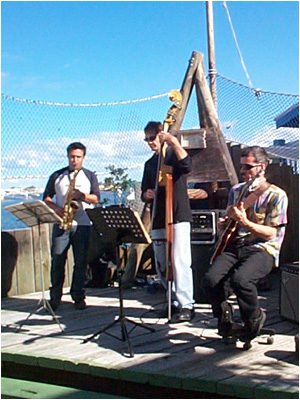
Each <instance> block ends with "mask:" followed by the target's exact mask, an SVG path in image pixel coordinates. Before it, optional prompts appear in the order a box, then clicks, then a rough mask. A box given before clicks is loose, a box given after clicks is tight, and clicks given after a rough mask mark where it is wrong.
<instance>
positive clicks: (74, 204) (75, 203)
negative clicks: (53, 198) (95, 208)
mask: <svg viewBox="0 0 300 400" xmlns="http://www.w3.org/2000/svg"><path fill="white" fill-rule="evenodd" d="M70 207H71V208H73V210H74V211H77V210H79V208H80V205H79V203H78V201H76V200H71V201H70Z"/></svg>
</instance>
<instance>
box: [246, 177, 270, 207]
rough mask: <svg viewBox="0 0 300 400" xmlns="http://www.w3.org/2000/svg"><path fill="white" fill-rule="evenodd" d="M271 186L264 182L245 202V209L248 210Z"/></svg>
mask: <svg viewBox="0 0 300 400" xmlns="http://www.w3.org/2000/svg"><path fill="white" fill-rule="evenodd" d="M270 186H271V184H270V183H269V182H267V181H264V182H262V183H261V184H260V185H259V186H258V188H256V189H255V190H254V191H253V192H252V193H250V194H249V196H248V197H247V198H246V199H245V201H244V208H245V210H247V208H249V207H250V206H252V204H254V203H255V202H256V200H257V199H258V198H259V197H260V196H261V195H262V194H263V193H264V192H265V191H266V190H267V189H268V188H269V187H270Z"/></svg>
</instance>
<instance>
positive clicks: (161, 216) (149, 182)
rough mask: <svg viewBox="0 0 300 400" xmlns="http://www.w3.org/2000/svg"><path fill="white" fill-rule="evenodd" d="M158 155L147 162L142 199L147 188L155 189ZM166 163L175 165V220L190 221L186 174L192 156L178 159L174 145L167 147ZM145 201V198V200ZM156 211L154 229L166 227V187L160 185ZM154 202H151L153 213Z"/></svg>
mask: <svg viewBox="0 0 300 400" xmlns="http://www.w3.org/2000/svg"><path fill="white" fill-rule="evenodd" d="M158 157H159V156H158V155H157V154H154V155H153V156H152V157H151V158H150V159H149V160H148V161H146V163H145V168H144V175H143V180H142V200H143V193H144V192H145V191H146V190H147V189H155V184H156V177H157V168H158ZM165 164H166V165H171V166H172V167H173V220H174V223H176V222H184V221H186V222H190V221H191V220H192V214H191V209H190V203H189V199H188V195H187V181H186V174H188V173H189V172H190V171H191V169H192V159H191V157H190V156H187V157H185V158H184V159H182V160H180V161H179V160H178V159H177V157H176V155H175V153H174V150H173V148H172V147H168V148H167V152H166V158H165ZM143 201H144V200H143ZM156 205H157V207H156V211H155V215H154V218H153V226H152V229H161V228H165V188H164V187H160V186H159V187H158V197H157V200H156ZM152 207H153V202H152V204H151V213H152Z"/></svg>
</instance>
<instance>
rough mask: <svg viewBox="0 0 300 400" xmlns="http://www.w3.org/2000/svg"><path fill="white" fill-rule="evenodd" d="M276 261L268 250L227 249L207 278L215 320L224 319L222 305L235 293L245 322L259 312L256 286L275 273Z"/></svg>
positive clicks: (205, 282) (212, 267)
mask: <svg viewBox="0 0 300 400" xmlns="http://www.w3.org/2000/svg"><path fill="white" fill-rule="evenodd" d="M273 262H274V260H273V257H272V256H271V255H270V254H269V253H267V252H266V251H265V250H262V249H259V248H256V247H251V246H243V247H239V248H235V247H232V248H228V249H226V251H224V252H223V253H222V254H221V255H219V256H218V257H217V258H216V260H215V261H214V263H213V265H212V266H211V268H210V269H209V271H208V272H207V273H206V274H205V277H204V284H205V286H206V287H207V288H208V291H209V294H210V299H211V304H212V308H213V313H214V316H215V317H217V318H220V317H221V314H222V307H221V305H222V303H223V302H225V301H226V300H227V299H228V297H229V296H230V295H231V294H232V292H234V293H235V294H236V296H237V301H238V305H239V308H240V316H241V318H242V320H243V321H244V322H245V321H247V320H249V318H251V317H252V315H253V313H254V312H255V311H256V310H257V309H258V308H259V303H258V297H257V288H256V283H257V282H258V280H259V279H261V278H263V277H264V276H266V275H267V274H268V273H269V272H270V271H271V269H272V266H273Z"/></svg>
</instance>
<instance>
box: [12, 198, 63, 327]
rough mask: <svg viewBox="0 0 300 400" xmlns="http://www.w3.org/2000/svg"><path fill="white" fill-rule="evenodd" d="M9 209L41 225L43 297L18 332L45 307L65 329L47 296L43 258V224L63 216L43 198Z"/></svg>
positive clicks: (32, 224)
mask: <svg viewBox="0 0 300 400" xmlns="http://www.w3.org/2000/svg"><path fill="white" fill-rule="evenodd" d="M5 209H6V210H7V211H9V212H10V213H12V214H13V215H15V216H16V217H17V218H18V220H20V221H22V222H23V223H24V224H25V225H27V226H29V227H31V228H32V227H33V226H35V225H38V227H39V231H38V232H39V252H40V273H41V283H42V298H41V299H40V300H39V302H38V305H37V307H36V308H35V310H34V311H32V312H31V313H30V314H29V315H28V317H27V318H26V319H25V320H24V321H23V322H22V323H21V324H20V325H19V327H18V330H17V332H19V331H20V329H21V328H22V326H23V325H24V324H25V322H26V321H27V320H28V319H29V318H30V317H31V315H32V314H34V313H37V312H38V311H40V310H42V309H45V310H46V311H47V312H49V313H50V314H51V315H52V317H53V319H54V320H55V322H56V323H57V324H58V326H59V327H60V330H61V331H63V329H62V327H61V325H60V323H59V321H58V319H57V317H56V315H55V314H54V311H53V310H52V307H51V305H50V303H49V301H48V300H47V299H46V298H45V280H44V270H43V259H42V242H41V224H44V223H54V222H56V223H57V222H61V218H60V217H59V216H58V215H57V214H55V212H54V211H53V210H52V209H51V208H50V207H48V206H47V204H46V203H45V202H43V201H42V200H35V201H27V202H24V203H18V204H15V205H11V206H7V207H5Z"/></svg>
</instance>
